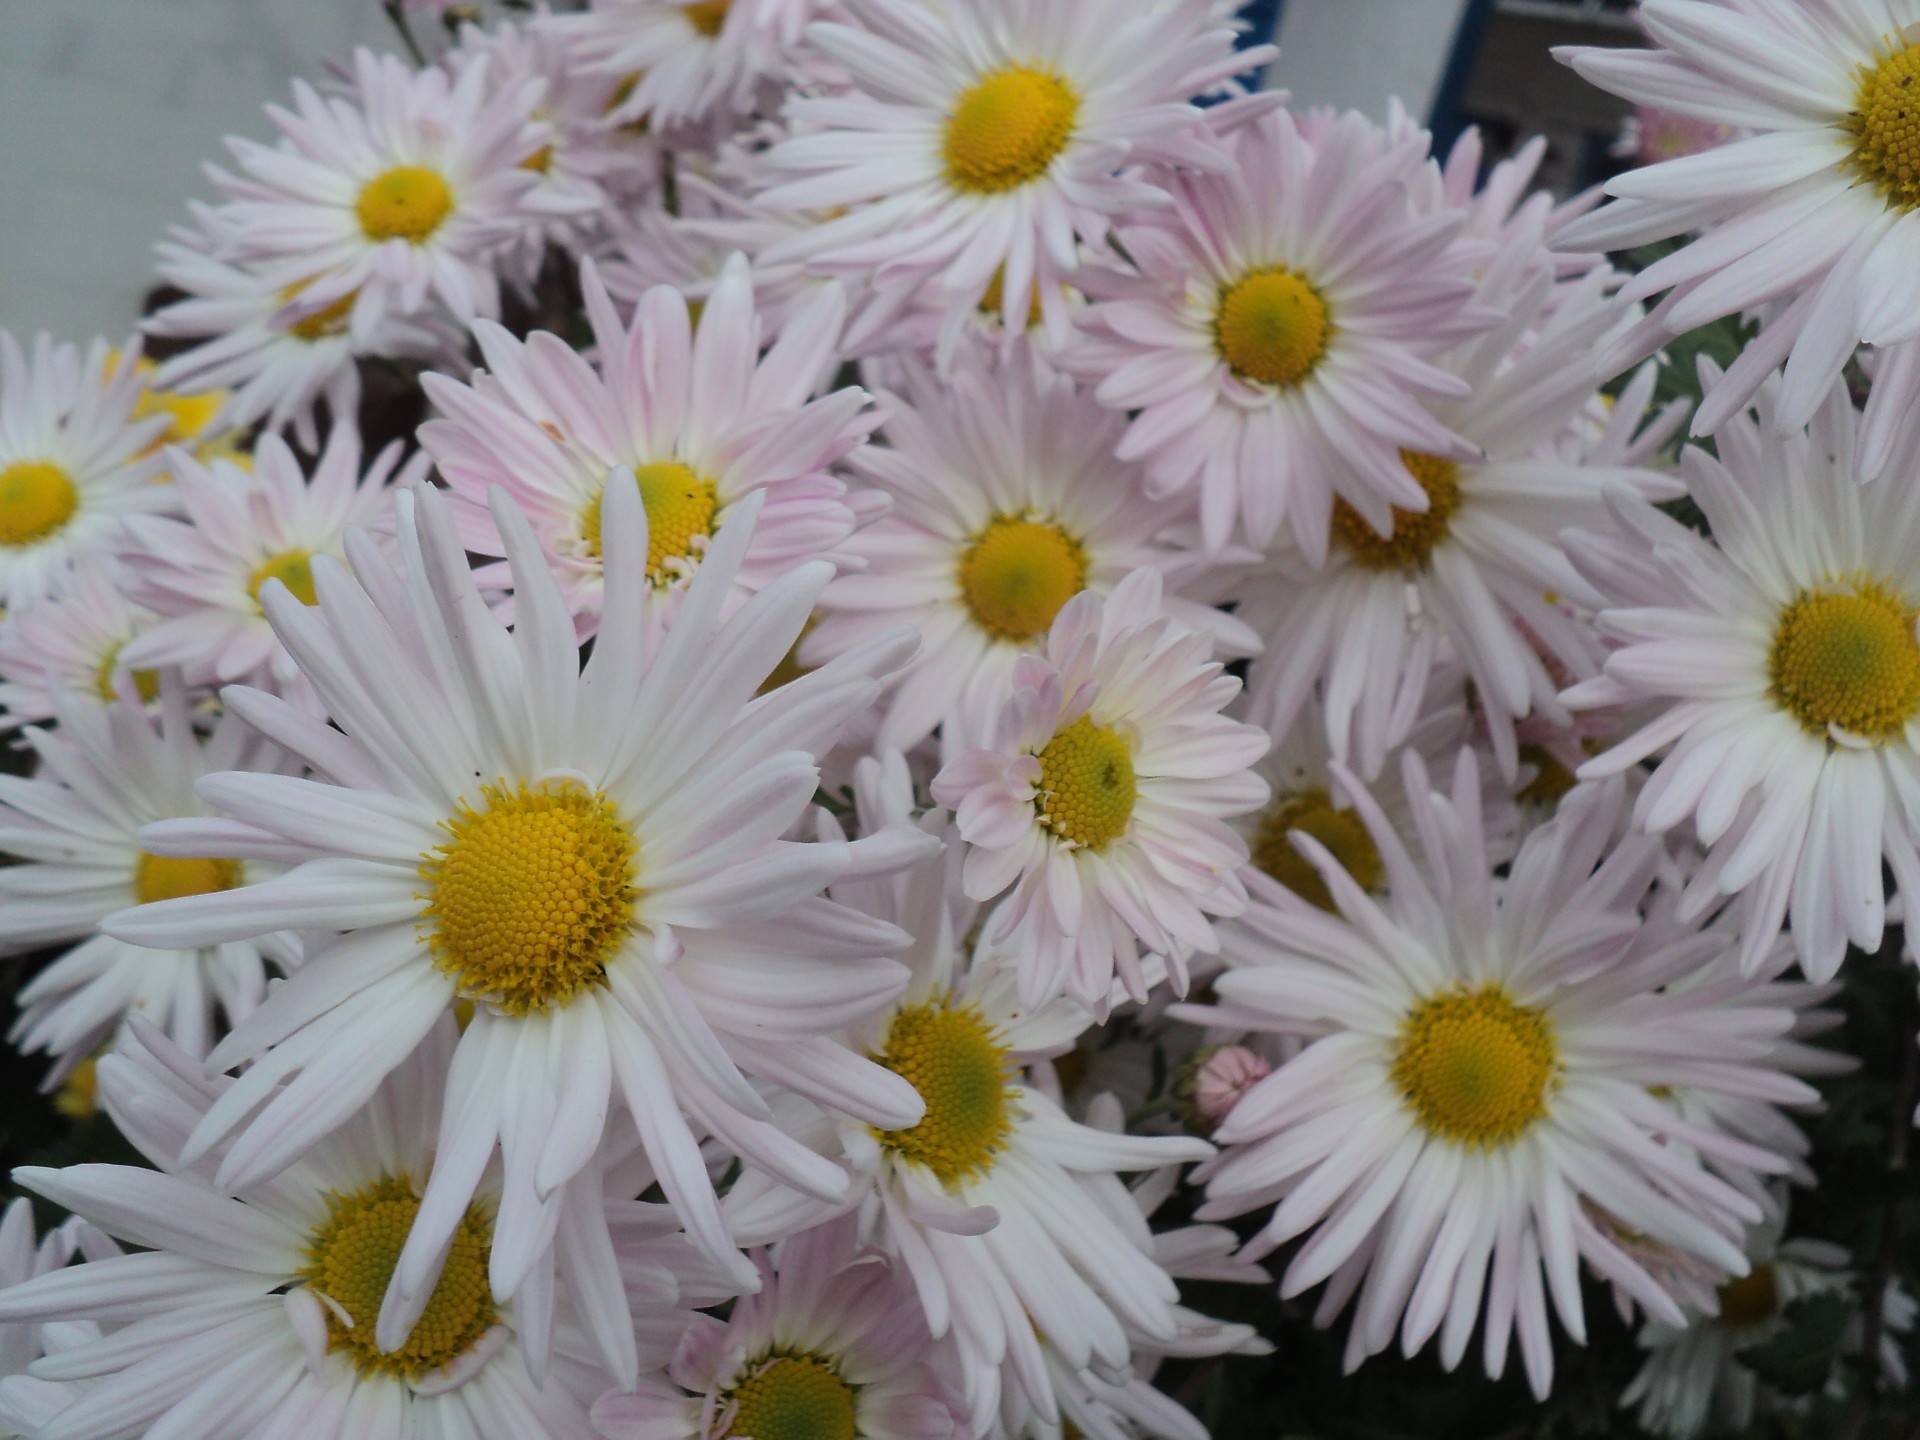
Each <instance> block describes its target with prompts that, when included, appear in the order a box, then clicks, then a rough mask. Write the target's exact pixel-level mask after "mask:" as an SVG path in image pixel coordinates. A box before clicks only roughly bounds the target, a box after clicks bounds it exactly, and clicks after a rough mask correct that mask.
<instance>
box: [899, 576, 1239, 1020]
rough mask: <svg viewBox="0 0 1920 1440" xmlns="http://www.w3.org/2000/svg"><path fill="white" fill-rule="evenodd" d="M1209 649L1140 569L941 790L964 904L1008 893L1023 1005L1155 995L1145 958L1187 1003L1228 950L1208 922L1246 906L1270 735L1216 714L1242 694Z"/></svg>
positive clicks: (1071, 619)
mask: <svg viewBox="0 0 1920 1440" xmlns="http://www.w3.org/2000/svg"><path fill="white" fill-rule="evenodd" d="M1212 648H1213V646H1212V640H1211V639H1210V637H1208V636H1207V635H1206V634H1205V633H1203V632H1196V631H1192V630H1188V629H1187V628H1185V627H1184V626H1182V625H1179V624H1177V623H1176V622H1174V621H1173V620H1171V619H1169V618H1168V617H1167V615H1166V613H1165V611H1164V610H1163V609H1162V606H1161V600H1160V576H1159V574H1158V573H1157V572H1156V571H1152V570H1136V571H1135V572H1134V573H1133V574H1131V575H1129V576H1127V577H1126V579H1124V580H1122V581H1121V582H1120V583H1119V584H1118V585H1117V586H1115V587H1114V589H1113V591H1112V593H1111V594H1109V595H1107V596H1105V597H1101V596H1098V595H1094V594H1089V593H1084V592H1083V593H1082V594H1081V595H1079V596H1077V597H1076V598H1074V599H1073V600H1070V601H1068V602H1067V604H1066V606H1065V607H1064V608H1063V609H1062V610H1061V611H1060V614H1059V616H1058V617H1057V618H1056V619H1055V620H1054V622H1053V626H1052V628H1051V630H1049V631H1048V633H1047V645H1046V651H1045V653H1044V654H1035V655H1023V656H1021V657H1020V659H1019V660H1018V662H1017V663H1016V664H1015V667H1014V671H1013V677H1012V678H1013V686H1014V688H1013V693H1012V695H1011V697H1010V698H1009V699H1008V700H1007V701H1006V702H1005V704H1004V706H1003V708H1002V710H1001V712H1000V715H999V717H998V719H997V722H996V725H995V729H994V731H993V733H992V736H991V738H990V741H989V743H988V745H987V746H986V747H984V748H981V749H976V750H971V751H968V752H966V753H964V754H962V755H960V756H958V757H956V758H955V759H953V760H952V761H950V762H948V764H947V765H946V766H945V767H944V768H943V769H942V770H941V772H940V774H939V775H938V777H936V778H935V780H934V782H933V792H934V795H935V797H936V798H937V799H938V800H939V801H940V803H941V804H943V805H946V806H948V807H950V808H951V809H952V810H954V812H955V815H956V819H957V821H958V825H959V830H960V833H961V835H962V836H964V837H965V839H966V841H967V846H968V850H967V863H966V885H967V893H968V894H969V895H971V896H973V897H974V898H975V899H977V900H988V899H992V898H993V897H995V896H997V895H1001V894H1003V893H1004V894H1005V896H1006V898H1005V900H1004V901H1003V902H1002V903H1001V904H1000V906H999V907H998V909H997V910H996V911H995V914H994V918H993V919H992V920H991V921H990V922H989V927H988V931H987V933H988V936H989V938H990V939H991V941H992V942H993V943H994V944H996V945H1006V946H1008V947H1010V948H1011V949H1012V950H1013V951H1015V952H1016V957H1017V958H1015V959H1014V961H1013V963H1014V964H1016V965H1017V968H1018V970H1019V972H1020V990H1021V995H1022V998H1023V999H1024V1000H1025V1001H1026V1002H1027V1003H1028V1004H1029V1005H1037V1004H1040V1003H1041V1002H1042V1001H1045V1000H1048V999H1051V998H1053V997H1054V996H1056V995H1072V996H1074V997H1075V998H1077V999H1078V1000H1079V1001H1080V1002H1081V1003H1082V1004H1084V1005H1086V1006H1088V1007H1089V1008H1091V1009H1093V1010H1094V1011H1096V1013H1098V1014H1100V1015H1103V1016H1104V1015H1105V1013H1106V1009H1107V1006H1108V1004H1109V1003H1110V999H1111V994H1112V990H1113V987H1114V984H1115V982H1116V980H1117V981H1118V982H1119V984H1120V985H1121V986H1122V987H1124V989H1125V990H1126V993H1127V994H1129V995H1130V996H1132V997H1133V998H1134V999H1135V1000H1142V1001H1143V1000H1145V999H1146V997H1147V990H1148V988H1149V981H1148V979H1147V977H1146V972H1145V971H1144V970H1143V969H1142V967H1141V963H1140V947H1141V946H1142V945H1144V946H1145V947H1146V948H1147V950H1148V951H1149V952H1150V953H1151V954H1152V955H1153V956H1154V957H1155V958H1156V960H1158V961H1160V962H1163V963H1164V964H1165V965H1166V966H1167V968H1168V969H1169V970H1170V971H1171V973H1172V975H1173V979H1174V989H1175V991H1176V992H1178V993H1182V994H1184V993H1185V991H1186V963H1187V958H1188V957H1189V956H1190V955H1192V954H1193V953H1194V952H1195V951H1199V952H1201V953H1203V954H1211V953H1212V952H1214V951H1215V950H1217V949H1218V948H1219V941H1218V939H1217V938H1216V937H1215V934H1214V929H1213V924H1212V921H1211V920H1210V919H1209V917H1210V916H1222V915H1237V914H1239V913H1240V911H1241V910H1243V909H1245V908H1246V903H1247V897H1246V890H1245V889H1244V887H1243V886H1242V884H1241V881H1240V878H1239V874H1238V871H1239V870H1240V868H1241V867H1242V866H1244V865H1245V864H1246V862H1247V846H1246V842H1245V841H1244V840H1242V839H1241V838H1240V836H1239V835H1238V834H1237V833H1236V832H1235V831H1234V830H1233V829H1232V828H1231V827H1230V826H1229V825H1228V824H1227V823H1226V822H1227V820H1228V819H1230V818H1231V817H1233V816H1235V815H1241V814H1245V813H1246V812H1247V811H1249V810H1253V809H1256V808H1258V807H1259V806H1260V805H1261V804H1263V803H1264V802H1265V801H1266V799H1267V795H1268V791H1267V783H1266V781H1264V780H1262V779H1261V778H1260V777H1259V776H1258V775H1257V774H1255V773H1254V772H1253V770H1252V769H1251V768H1250V767H1251V766H1252V765H1253V764H1254V762H1255V761H1257V760H1258V759H1259V758H1260V757H1261V756H1262V755H1264V754H1265V753H1266V751H1267V748H1268V744H1269V741H1268V739H1267V734H1266V732H1265V731H1264V730H1261V729H1259V728H1257V727H1256V726H1252V725H1242V724H1240V723H1239V722H1237V721H1234V720H1229V719H1227V718H1226V717H1225V716H1223V715H1222V714H1220V710H1221V707H1223V706H1224V705H1225V704H1226V703H1227V702H1228V701H1229V700H1231V699H1232V698H1233V697H1234V695H1235V694H1236V693H1238V691H1239V689H1240V682H1239V681H1238V680H1236V679H1234V678H1233V677H1232V676H1229V675H1223V674H1222V673H1221V666H1220V664H1219V662H1218V661H1214V660H1211V659H1210V658H1209V657H1210V655H1211V653H1212Z"/></svg>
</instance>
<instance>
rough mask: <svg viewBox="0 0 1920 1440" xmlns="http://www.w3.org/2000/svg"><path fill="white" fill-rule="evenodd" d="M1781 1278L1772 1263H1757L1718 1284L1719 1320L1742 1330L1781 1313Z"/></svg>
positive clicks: (1763, 1322) (1762, 1322)
mask: <svg viewBox="0 0 1920 1440" xmlns="http://www.w3.org/2000/svg"><path fill="white" fill-rule="evenodd" d="M1780 1308H1781V1307H1780V1282H1779V1279H1778V1278H1777V1277H1776V1276H1775V1275H1774V1271H1773V1266H1771V1265H1756V1266H1754V1267H1753V1269H1751V1270H1749V1271H1748V1272H1747V1273H1746V1274H1745V1275H1742V1276H1740V1277H1739V1278H1738V1279H1735V1280H1729V1281H1728V1282H1727V1283H1726V1284H1724V1285H1722V1286H1721V1287H1720V1323H1721V1324H1722V1325H1731V1326H1733V1327H1734V1328H1735V1329H1738V1330H1744V1329H1746V1328H1747V1327H1748V1326H1752V1325H1762V1324H1765V1323H1766V1322H1767V1321H1769V1320H1771V1319H1773V1317H1774V1316H1776V1315H1778V1314H1779V1313H1780Z"/></svg>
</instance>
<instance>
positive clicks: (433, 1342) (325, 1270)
mask: <svg viewBox="0 0 1920 1440" xmlns="http://www.w3.org/2000/svg"><path fill="white" fill-rule="evenodd" d="M419 1211H420V1197H419V1196H417V1195H415V1194H414V1193H413V1183H412V1181H410V1180H409V1179H407V1178H406V1177H405V1176H400V1177H397V1178H389V1179H385V1180H376V1181H374V1183H373V1184H371V1185H368V1186H367V1187H365V1188H364V1189H361V1190H356V1191H354V1192H352V1193H351V1194H347V1195H331V1196H329V1197H328V1200H327V1218H326V1220H325V1222H323V1223H322V1224H321V1226H320V1228H319V1229H317V1230H315V1231H314V1232H313V1239H312V1241H311V1243H309V1245H308V1246H307V1265H306V1268H305V1269H304V1270H303V1271H301V1276H302V1278H303V1279H305V1280H306V1282H307V1284H308V1286H309V1287H310V1288H311V1289H313V1290H315V1291H316V1292H318V1293H319V1294H321V1295H324V1296H326V1297H327V1298H328V1299H329V1300H331V1301H333V1302H334V1304H336V1305H338V1306H339V1307H340V1308H341V1309H342V1310H344V1311H346V1312H347V1314H348V1315H349V1316H350V1317H351V1318H352V1320H353V1324H352V1326H351V1327H349V1326H347V1325H344V1324H342V1323H341V1320H340V1317H339V1316H338V1315H336V1314H334V1313H332V1311H331V1310H329V1311H328V1314H327V1348H328V1349H329V1350H332V1351H336V1352H341V1351H344V1352H345V1354H346V1356H347V1358H348V1359H349V1360H350V1361H351V1362H352V1363H353V1367H354V1368H355V1369H356V1370H358V1371H359V1372H360V1373H361V1374H362V1375H389V1376H401V1377H404V1378H406V1379H408V1380H418V1379H420V1378H421V1377H422V1376H425V1375H430V1374H432V1373H433V1372H434V1371H435V1370H438V1369H440V1368H441V1367H442V1366H443V1365H446V1364H447V1363H449V1362H450V1361H453V1360H457V1359H459V1358H460V1357H461V1356H462V1355H464V1354H466V1353H467V1352H468V1351H469V1350H471V1349H472V1348H473V1347H474V1346H475V1345H476V1344H478V1343H479V1340H480V1337H481V1336H482V1335H485V1334H486V1333H487V1331H488V1330H489V1329H490V1328H491V1327H492V1326H493V1325H494V1323H495V1322H496V1321H497V1320H498V1319H499V1312H498V1311H497V1310H495V1309H494V1305H493V1293H492V1291H491V1289H490V1288H489V1287H488V1284H487V1257H488V1253H489V1251H490V1249H491V1247H492V1244H493V1225H492V1223H491V1222H490V1221H489V1220H488V1218H487V1216H486V1214H485V1213H484V1212H483V1211H482V1210H481V1209H480V1208H479V1207H478V1206H473V1207H470V1208H469V1209H468V1210H467V1213H466V1215H465V1216H464V1217H462V1219H461V1221H460V1224H459V1226H458V1228H457V1229H455V1231H454V1232H453V1246H452V1248H451V1249H450V1250H449V1251H448V1252H447V1263H446V1266H445V1267H444V1268H443V1269H442V1270H441V1272H440V1280H439V1283H437V1284H436V1285H435V1286H434V1287H433V1294H432V1296H431V1297H430V1298H429V1299H428V1300H427V1308H426V1310H425V1311H424V1312H422V1314H421V1316H420V1319H419V1321H418V1322H417V1323H416V1324H415V1325H414V1327H413V1333H412V1334H411V1335H409V1336H407V1340H406V1343H405V1344H404V1345H402V1346H401V1347H400V1348H399V1349H398V1350H395V1351H393V1352H392V1353H391V1354H382V1353H381V1351H380V1348H379V1345H378V1343H377V1342H376V1341H375V1340H374V1333H373V1332H374V1327H375V1322H376V1321H377V1320H378V1319H379V1316H380V1304H381V1302H382V1301H383V1300H384V1299H385V1298H386V1294H387V1286H388V1284H389V1283H391V1281H392V1280H393V1267H394V1266H395V1265H397V1264H398V1263H399V1261H400V1249H401V1247H402V1246H403V1245H405V1244H406V1242H407V1232H408V1231H409V1230H411V1229H412V1228H413V1217H414V1216H415V1215H417V1214H418V1213H419Z"/></svg>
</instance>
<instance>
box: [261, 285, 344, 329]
mask: <svg viewBox="0 0 1920 1440" xmlns="http://www.w3.org/2000/svg"><path fill="white" fill-rule="evenodd" d="M309 283H311V282H309V281H301V282H300V283H299V284H297V285H289V286H287V287H286V289H284V290H282V291H281V292H280V302H281V303H282V304H283V305H284V304H291V303H292V302H293V298H294V297H295V296H296V295H298V294H299V293H300V292H301V291H302V290H304V289H306V288H307V285H308V284H309ZM359 293H360V292H359V291H357V290H349V291H348V292H347V293H346V294H344V295H342V296H341V297H340V298H339V299H338V300H334V301H332V302H330V303H329V304H327V305H325V306H323V307H322V308H320V309H318V310H316V311H314V312H313V314H311V315H306V316H302V317H301V318H300V319H298V320H296V321H294V322H293V323H292V324H291V325H289V326H288V327H287V330H288V332H289V333H290V334H293V335H295V336H297V337H299V338H300V339H302V340H324V339H326V338H327V337H328V336H330V335H344V334H345V333H346V330H347V316H348V315H349V314H351V313H352V311H353V301H354V297H355V296H356V295H358V294H359Z"/></svg>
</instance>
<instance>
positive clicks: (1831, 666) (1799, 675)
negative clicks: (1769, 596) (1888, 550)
mask: <svg viewBox="0 0 1920 1440" xmlns="http://www.w3.org/2000/svg"><path fill="white" fill-rule="evenodd" d="M1915 618H1916V611H1915V607H1914V606H1913V604H1912V602H1910V601H1909V600H1908V599H1907V598H1906V597H1905V596H1904V595H1901V594H1899V593H1898V592H1896V591H1894V590H1892V589H1890V588H1889V587H1887V586H1885V585H1882V584H1880V583H1879V582H1878V581H1875V580H1872V579H1861V580H1858V581H1856V582H1855V583H1854V584H1853V585H1852V586H1851V587H1849V588H1847V589H1835V590H1803V591H1801V592H1800V594H1799V595H1798V596H1796V597H1795V598H1794V600H1793V602H1792V603H1791V604H1790V605H1788V606H1787V607H1786V608H1785V609H1784V610H1782V611H1781V612H1780V619H1779V623H1778V624H1777V625H1776V626H1775V628H1774V632H1773V650H1772V653H1771V654H1770V655H1769V656H1768V663H1767V673H1768V676H1769V678H1770V679H1771V680H1772V682H1773V690H1772V693H1773V698H1774V700H1775V702H1776V703H1777V704H1779V706H1780V707H1781V708H1782V709H1783V710H1785V711H1787V712H1788V713H1789V714H1790V715H1792V716H1793V717H1794V719H1796V720H1798V721H1799V722H1800V724H1801V725H1802V726H1803V727H1804V728H1805V729H1806V730H1807V731H1808V733H1810V734H1814V735H1825V734H1826V733H1827V727H1828V726H1830V725H1837V726H1838V727H1839V728H1840V729H1842V730H1844V731H1846V732H1848V733H1849V734H1852V735H1857V736H1860V737H1861V738H1863V739H1867V740H1875V741H1880V742H1883V743H1884V742H1885V741H1888V740H1892V739H1894V738H1895V737H1896V736H1898V735H1900V734H1901V732H1902V731H1904V730H1905V729H1906V726H1907V721H1909V720H1910V719H1912V718H1913V716H1914V714H1915V713H1916V712H1917V711H1920V641H1916V640H1915V638H1914V621H1915Z"/></svg>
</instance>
